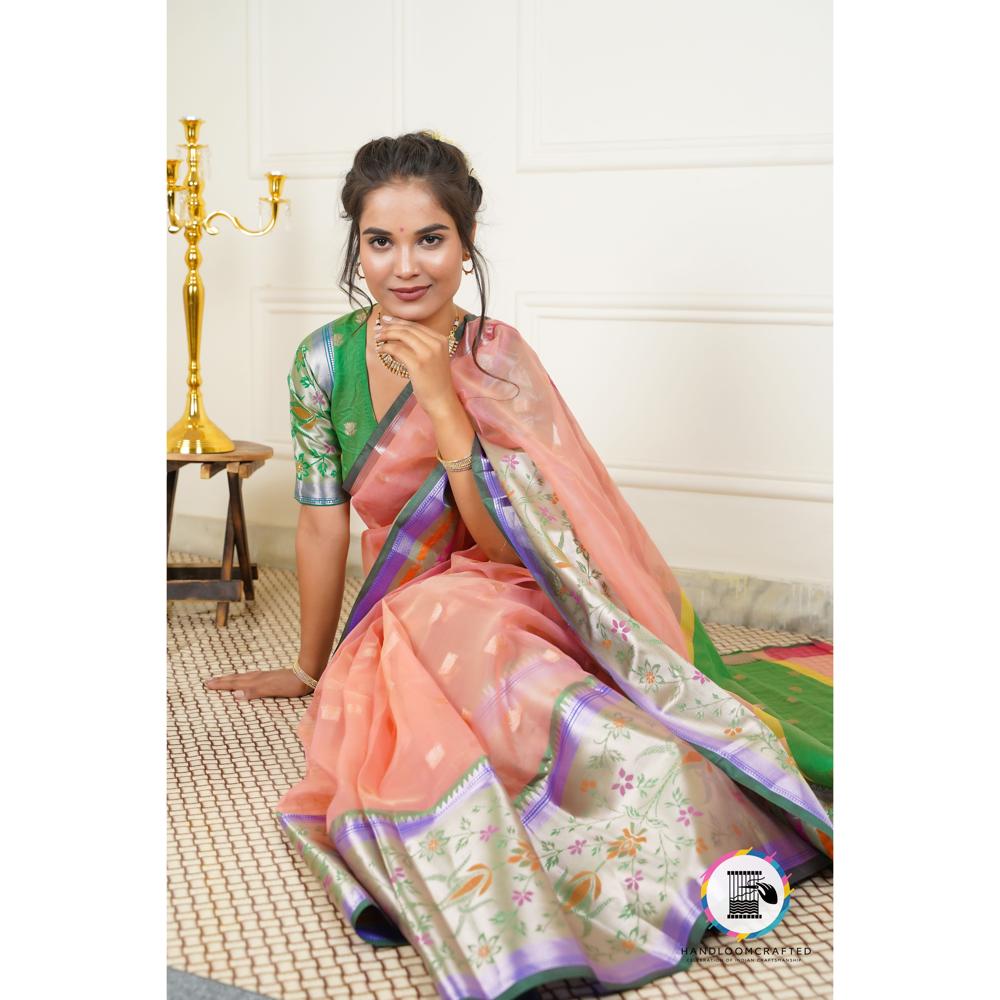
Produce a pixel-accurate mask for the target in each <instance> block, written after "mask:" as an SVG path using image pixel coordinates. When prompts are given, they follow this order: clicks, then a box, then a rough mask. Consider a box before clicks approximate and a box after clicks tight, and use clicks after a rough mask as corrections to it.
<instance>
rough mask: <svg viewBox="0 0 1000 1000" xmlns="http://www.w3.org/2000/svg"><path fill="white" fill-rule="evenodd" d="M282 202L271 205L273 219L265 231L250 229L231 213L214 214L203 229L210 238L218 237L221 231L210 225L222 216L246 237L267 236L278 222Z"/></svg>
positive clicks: (203, 224)
mask: <svg viewBox="0 0 1000 1000" xmlns="http://www.w3.org/2000/svg"><path fill="white" fill-rule="evenodd" d="M279 204H280V202H277V201H275V202H272V203H271V218H270V220H269V221H268V223H267V225H266V226H265V227H264V228H263V229H248V228H247V227H246V226H244V225H243V223H242V222H240V220H239V219H237V218H236V216H235V215H230V214H229V212H221V211H220V212H213V213H212V214H211V215H210V216H208V218H206V219H205V220H204V222H202V227H203V228H204V230H205V232H206V233H208V235H209V236H218V235H219V230H218V229H216V228H215V226H212V225H209V223H211V221H212V219H214V218H216V217H219V216H221V217H222V218H223V219H228V220H229V221H230V222H231V223H232V224H233V225H234V226H235V227H236V228H237V229H238V230H239V231H240V232H241V233H243V234H244V235H245V236H266V235H267V234H268V233H269V232H270V231H271V230H272V229H274V226H275V223H277V221H278V205H279Z"/></svg>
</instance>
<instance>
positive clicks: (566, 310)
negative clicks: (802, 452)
mask: <svg viewBox="0 0 1000 1000" xmlns="http://www.w3.org/2000/svg"><path fill="white" fill-rule="evenodd" d="M516 303H517V304H516V316H517V327H518V330H519V331H520V332H521V334H522V335H523V336H524V338H525V339H526V340H527V341H528V343H529V344H530V345H531V346H532V347H533V348H534V350H535V351H536V352H537V353H538V354H539V355H541V354H542V353H543V352H544V351H545V350H546V343H547V337H548V336H550V335H547V334H546V333H545V330H544V323H545V321H546V320H553V319H558V320H579V321H581V322H588V323H589V322H594V321H596V320H602V319H607V320H614V321H617V322H620V321H622V320H628V321H629V322H630V323H677V322H685V323H699V324H707V323H725V324H748V325H767V326H774V325H788V326H797V327H801V326H805V327H827V328H828V327H830V326H831V325H832V323H833V315H832V304H831V301H830V299H829V297H826V296H801V295H798V296H785V295H724V294H711V295H629V296H628V297H627V298H626V297H622V296H617V295H600V294H598V295H595V294H572V295H570V294H560V293H555V292H551V293H549V292H526V293H521V294H519V295H518V296H517V297H516ZM607 468H608V472H609V473H610V475H611V477H612V479H614V481H615V482H616V483H617V484H618V486H622V487H624V486H632V487H637V488H640V489H656V490H680V491H684V492H696V493H713V494H724V495H731V496H746V497H765V498H769V499H778V500H808V501H815V502H819V503H832V501H833V482H832V480H831V479H829V478H826V477H808V476H807V477H801V476H800V477H789V476H785V475H780V474H777V475H776V474H774V473H772V472H769V471H766V470H763V471H759V472H755V473H754V474H753V475H746V474H742V473H740V474H734V473H732V472H727V471H725V470H718V469H685V468H674V467H668V466H664V465H659V464H655V463H654V464H635V463H628V462H621V461H615V460H614V458H613V457H612V458H611V459H610V460H609V461H608V462H607Z"/></svg>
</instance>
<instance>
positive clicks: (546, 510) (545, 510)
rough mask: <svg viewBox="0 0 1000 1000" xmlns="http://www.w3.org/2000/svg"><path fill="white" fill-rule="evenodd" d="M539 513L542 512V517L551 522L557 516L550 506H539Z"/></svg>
mask: <svg viewBox="0 0 1000 1000" xmlns="http://www.w3.org/2000/svg"><path fill="white" fill-rule="evenodd" d="M538 513H539V514H541V515H542V517H544V518H545V520H546V521H548V522H549V523H551V522H552V521H554V520H555V517H554V516H553V515H552V511H550V510H549V508H548V507H539V508H538Z"/></svg>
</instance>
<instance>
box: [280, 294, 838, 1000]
mask: <svg viewBox="0 0 1000 1000" xmlns="http://www.w3.org/2000/svg"><path fill="white" fill-rule="evenodd" d="M364 321H365V313H364V312H356V313H350V314H347V315H346V316H343V317H341V318H340V319H338V320H336V321H334V322H333V323H331V324H328V325H327V326H325V327H323V328H321V329H320V330H317V331H316V332H315V333H314V334H313V335H311V337H309V338H307V340H306V341H304V342H303V345H302V347H301V348H300V350H299V351H298V352H297V354H296V360H295V364H294V365H293V369H292V372H291V373H290V376H289V384H290V387H291V390H292V423H293V435H294V438H295V441H296V459H297V463H296V469H297V472H296V475H297V483H296V496H297V498H298V499H299V500H300V501H301V502H304V503H339V502H344V501H346V500H347V499H348V498H349V499H350V501H351V503H352V505H353V507H354V509H355V510H356V511H357V512H358V514H359V515H360V516H361V518H362V519H363V521H364V522H365V524H366V525H367V529H366V530H365V532H364V534H363V537H362V556H363V561H364V570H365V573H366V578H365V581H364V584H363V586H362V589H361V592H360V593H359V595H358V598H357V600H356V601H355V604H354V606H353V608H352V610H351V614H350V617H349V619H348V621H347V624H346V626H345V628H344V630H343V633H342V635H341V638H340V641H339V644H338V645H337V647H336V649H335V650H334V652H333V654H332V656H331V658H330V661H329V663H328V665H327V667H326V669H325V671H324V672H323V674H322V677H321V678H320V681H319V684H318V686H317V688H316V690H315V692H314V694H313V695H312V699H311V701H310V703H309V705H308V708H307V709H306V711H305V714H304V716H303V718H302V720H301V723H300V725H299V736H300V738H301V740H302V743H303V746H304V748H305V753H306V773H305V777H304V778H303V779H302V780H301V781H300V782H298V783H297V784H296V785H294V786H293V787H292V788H291V789H289V790H288V791H287V792H286V793H285V794H284V796H283V797H282V798H281V800H280V801H279V802H278V804H277V806H276V811H277V814H278V818H279V821H280V823H281V825H282V828H283V830H284V832H285V834H286V835H287V837H288V839H289V841H290V843H291V844H292V845H293V847H294V848H295V849H296V850H297V851H298V853H299V855H300V856H301V857H302V859H303V860H304V863H305V864H307V865H308V866H309V868H310V869H312V871H313V872H315V874H316V876H317V877H318V878H319V879H321V880H322V884H323V886H324V888H325V889H326V891H327V893H328V894H329V896H330V898H331V900H332V901H333V902H334V903H335V904H336V905H337V906H338V907H339V909H340V910H341V912H342V913H343V915H344V917H345V918H346V919H347V920H348V921H350V923H351V924H352V926H353V927H354V928H355V929H356V930H357V931H358V933H359V934H360V935H361V936H362V937H363V938H364V939H365V940H367V941H369V942H371V943H373V944H386V945H391V944H399V943H402V942H403V941H408V942H410V943H411V944H412V945H413V946H414V948H416V949H417V951H418V952H419V954H420V955H421V956H422V958H423V959H424V962H425V963H426V965H427V968H428V970H429V971H430V973H431V974H432V975H433V977H434V979H435V983H436V986H437V988H438V991H439V992H440V994H441V996H442V997H445V998H449V1000H459V998H465V997H476V998H491V1000H492V998H501V997H502V998H507V997H514V996H517V995H519V994H520V993H521V992H523V991H524V990H526V989H528V988H529V987H531V986H534V985H537V984H539V983H542V982H547V981H551V980H556V979H562V978H576V977H585V978H587V979H590V980H592V981H593V982H594V984H595V986H596V988H597V989H599V990H607V991H613V990H621V989H625V988H629V987H635V986H639V985H641V984H643V983H646V982H648V981H650V980H652V979H655V978H658V977H660V976H664V975H669V974H670V973H672V972H676V971H679V970H680V969H683V968H686V967H687V966H688V965H689V964H690V962H691V960H692V956H691V953H690V950H689V949H690V948H692V947H693V946H694V945H695V944H696V943H697V942H698V940H700V938H701V936H702V935H703V934H704V932H705V929H706V920H705V917H704V916H703V910H702V905H701V902H700V888H701V886H700V879H701V876H702V874H703V873H704V872H705V870H706V869H707V868H708V867H709V866H710V865H711V864H712V863H713V862H714V861H715V860H716V859H717V858H719V857H720V856H721V855H723V854H726V853H728V852H730V851H734V850H739V849H743V848H749V847H753V848H763V849H765V850H766V851H767V852H769V853H773V854H774V855H775V856H776V858H777V860H778V861H779V862H780V863H781V865H782V866H783V867H784V869H785V870H786V872H788V873H789V876H790V881H791V882H792V883H794V882H796V881H799V880H801V879H802V878H803V877H805V876H807V875H809V874H811V873H813V872H815V871H817V870H819V869H820V868H822V867H825V866H826V865H827V864H828V863H829V860H828V859H829V857H831V856H832V839H831V838H832V829H831V822H830V817H829V815H828V813H827V812H826V810H825V809H824V807H823V805H822V804H821V802H820V801H819V799H818V798H817V796H816V794H815V792H814V791H813V789H812V787H810V783H809V782H810V781H812V782H815V783H817V784H822V785H830V784H832V767H831V759H830V750H829V746H828V743H829V740H828V739H827V738H826V737H817V736H816V734H815V733H814V732H812V731H811V729H810V726H809V724H808V717H807V713H802V712H800V713H798V714H799V715H800V716H801V718H799V719H795V720H788V719H787V717H786V719H785V720H783V719H782V718H781V717H780V712H779V710H778V709H777V708H776V707H775V706H774V705H770V704H768V703H767V701H766V699H764V698H760V697H759V696H757V695H756V694H752V693H751V692H750V691H749V690H747V689H745V688H741V685H740V682H739V681H738V680H736V679H734V676H733V673H732V672H731V671H730V670H729V668H728V666H727V665H726V664H724V663H723V661H722V659H721V658H720V656H719V654H718V651H717V650H716V649H715V647H714V646H713V644H712V642H711V640H710V638H709V636H708V634H707V632H706V631H705V630H704V628H703V627H702V625H701V622H700V621H699V619H698V616H697V614H696V613H695V611H694V609H693V608H692V607H691V604H690V603H689V602H688V600H687V598H686V596H685V594H684V591H683V590H682V588H681V587H680V586H679V585H678V583H677V580H676V579H675V577H674V574H673V573H672V571H671V570H670V568H669V567H668V565H667V564H666V562H665V561H664V560H663V558H662V557H661V555H660V553H659V552H658V551H657V549H656V547H655V545H654V544H653V542H652V541H651V539H650V537H649V535H648V534H647V533H646V531H645V529H644V528H643V526H642V525H641V524H640V522H639V521H638V519H637V517H636V515H635V513H634V512H633V511H632V509H631V508H630V507H629V505H628V503H627V502H626V501H625V499H624V498H623V496H622V494H621V493H620V491H619V490H618V488H617V487H616V485H615V484H614V482H613V481H612V480H611V479H610V477H609V475H608V473H607V471H606V470H605V468H604V465H603V464H602V462H601V460H600V458H599V457H598V456H597V454H596V453H595V451H594V449H593V448H592V447H591V445H590V444H589V442H588V441H587V439H586V437H585V436H584V434H583V432H582V431H581V429H580V427H579V425H578V424H577V422H576V420H575V419H574V417H573V414H572V413H571V412H570V410H569V408H568V407H567V406H566V403H565V402H564V400H563V398H562V396H561V395H560V394H559V392H558V390H557V389H556V387H555V386H554V385H553V383H552V382H551V380H550V379H549V377H548V375H547V374H546V372H545V370H544V368H543V367H542V365H541V363H540V361H539V359H538V357H537V356H536V354H535V352H534V351H533V350H532V349H531V348H530V347H529V346H528V345H527V344H526V343H525V341H524V340H523V339H522V338H521V336H520V334H519V333H518V331H517V330H516V329H515V328H514V327H512V326H510V325H508V324H506V323H503V322H499V321H495V320H487V321H486V324H485V328H484V329H483V331H482V337H481V339H480V343H479V346H478V348H477V357H478V359H479V362H480V364H481V365H482V367H483V368H485V369H487V370H488V371H489V372H491V373H492V374H493V375H495V376H499V377H497V378H494V377H491V376H490V375H486V374H484V373H483V372H482V371H480V370H479V368H478V367H477V366H476V364H475V362H474V360H473V358H472V355H471V350H470V347H471V344H472V342H473V339H474V338H475V336H476V333H477V331H478V326H479V319H478V317H473V316H472V315H471V314H470V315H467V316H466V317H465V320H464V322H463V325H462V327H461V328H460V335H461V340H460V344H459V348H458V350H457V352H456V354H455V356H454V358H453V359H452V362H451V364H452V377H453V382H454V384H455V388H456V391H457V393H458V396H459V398H460V399H461V400H462V403H463V405H464V407H465V408H466V411H467V412H468V414H469V418H470V420H471V421H472V423H473V426H474V429H475V432H476V440H475V442H474V449H473V454H474V466H473V474H474V476H475V480H476V483H477V485H478V488H479V493H480V496H481V498H482V501H483V503H484V504H485V505H486V507H487V509H488V510H489V512H490V514H491V515H492V517H493V519H494V521H495V523H496V524H497V526H498V527H499V528H500V530H501V531H502V532H503V534H504V535H505V536H506V538H507V539H508V541H509V542H510V544H511V545H512V546H513V547H514V549H515V550H516V551H517V553H518V555H519V556H520V559H521V562H522V563H523V565H521V566H518V565H510V564H501V563H495V562H490V561H489V560H488V559H487V558H486V556H485V555H484V553H483V552H482V551H481V549H480V548H479V546H478V545H477V544H476V543H475V541H474V539H473V538H472V537H471V535H470V534H469V532H468V530H467V529H466V527H465V525H464V523H463V522H462V520H461V517H460V515H459V512H458V508H457V506H456V504H455V501H454V498H453V496H452V494H451V490H450V487H449V484H448V479H447V475H446V473H445V472H444V469H443V468H442V467H441V465H440V463H439V462H438V461H437V460H436V457H435V451H436V448H435V439H434V435H433V431H432V428H431V424H430V421H429V419H428V418H427V416H426V414H425V413H424V411H423V410H422V408H421V407H420V406H419V404H418V403H417V400H416V398H415V397H414V395H413V392H412V386H411V385H410V383H409V382H406V383H405V385H404V388H403V389H402V391H401V392H400V395H399V397H398V398H397V399H396V401H395V403H394V404H393V405H392V407H391V408H390V409H389V411H388V412H387V413H386V414H385V417H384V418H383V419H382V420H381V421H380V422H379V423H378V424H377V425H376V422H375V419H374V414H373V413H372V412H371V404H370V395H369V394H368V388H367V370H364V369H363V365H364V337H365V329H364ZM359 359H360V360H359ZM501 379H509V380H510V382H513V383H515V385H516V386H517V387H518V388H519V391H517V390H515V388H514V386H512V385H510V384H508V383H507V382H504V381H502V380H501ZM803 720H805V721H803ZM807 779H808V780H807Z"/></svg>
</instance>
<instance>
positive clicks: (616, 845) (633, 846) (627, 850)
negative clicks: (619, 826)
mask: <svg viewBox="0 0 1000 1000" xmlns="http://www.w3.org/2000/svg"><path fill="white" fill-rule="evenodd" d="M645 832H646V831H645V830H640V831H639V832H638V833H633V832H632V828H631V827H629V826H627V827H625V829H624V830H622V835H621V836H620V837H618V838H617V839H615V840H613V841H611V844H610V845H609V847H608V858H609V859H610V858H617V857H618V856H619V855H626V854H627V855H628V856H629V857H630V858H634V857H635V852H636V851H637V850H639V845H640V844H645V843H646V838H645V837H643V836H642V834H644V833H645Z"/></svg>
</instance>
